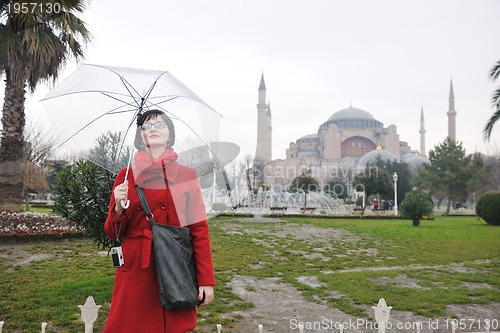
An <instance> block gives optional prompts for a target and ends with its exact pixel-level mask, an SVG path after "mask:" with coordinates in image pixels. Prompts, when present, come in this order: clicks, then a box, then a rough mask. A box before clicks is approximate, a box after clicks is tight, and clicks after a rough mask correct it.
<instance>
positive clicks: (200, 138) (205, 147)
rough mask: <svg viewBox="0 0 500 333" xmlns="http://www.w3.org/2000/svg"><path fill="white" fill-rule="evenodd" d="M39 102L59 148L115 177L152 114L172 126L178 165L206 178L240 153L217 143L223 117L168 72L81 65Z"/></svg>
mask: <svg viewBox="0 0 500 333" xmlns="http://www.w3.org/2000/svg"><path fill="white" fill-rule="evenodd" d="M42 102H43V104H44V107H45V109H46V112H47V115H48V118H49V119H50V121H51V125H52V129H53V131H54V133H55V135H56V137H57V138H58V141H59V147H60V148H64V149H65V150H67V151H70V152H71V153H72V154H79V155H80V156H81V157H84V158H86V159H89V160H90V161H92V162H94V163H96V164H98V165H100V166H102V167H104V168H106V169H107V170H109V171H111V172H113V173H117V172H118V171H119V170H120V169H121V168H123V167H124V166H126V165H130V164H131V163H132V161H133V158H132V156H133V154H134V139H135V135H136V131H137V126H136V120H137V117H138V116H139V115H140V114H141V113H143V112H145V111H147V110H153V109H158V110H161V111H163V112H165V113H166V114H167V115H168V116H169V117H170V118H171V119H172V122H173V123H174V127H175V136H176V140H175V141H176V144H175V149H176V151H177V153H178V154H179V163H181V164H184V165H187V166H190V167H193V168H195V169H196V170H198V171H199V172H200V173H201V174H205V173H206V172H213V167H214V166H215V167H217V168H220V167H222V166H223V165H225V164H227V163H229V162H230V161H231V160H232V159H234V158H235V157H236V156H237V154H238V153H239V147H238V146H236V145H235V144H231V143H221V142H218V135H219V124H220V120H221V115H220V114H219V113H218V112H217V111H215V110H214V109H213V108H212V107H210V106H209V105H208V104H207V103H205V102H204V101H203V100H202V99H201V98H200V97H198V96H197V95H196V94H195V93H194V92H193V91H191V90H190V89H189V88H188V87H187V86H186V85H184V84H183V83H182V82H180V81H179V80H178V79H176V78H175V77H174V76H173V75H172V74H170V73H169V72H168V71H161V70H146V69H135V68H124V67H112V66H102V65H92V64H83V65H81V66H80V67H79V68H78V69H77V70H76V71H75V72H74V73H73V74H71V75H70V76H69V77H68V78H67V79H66V80H64V81H63V82H61V83H60V84H59V85H57V86H56V87H55V88H54V89H53V90H52V91H51V92H50V93H49V94H48V95H47V96H45V97H44V98H43V99H42ZM127 170H128V169H127Z"/></svg>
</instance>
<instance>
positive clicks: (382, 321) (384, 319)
mask: <svg viewBox="0 0 500 333" xmlns="http://www.w3.org/2000/svg"><path fill="white" fill-rule="evenodd" d="M78 307H79V308H80V311H81V318H82V321H83V323H84V324H85V333H93V330H94V323H95V321H96V320H97V316H98V313H99V309H100V308H101V305H96V304H95V302H94V298H93V297H92V296H89V297H87V300H86V301H85V304H84V305H78ZM372 309H373V312H374V314H375V321H376V325H374V328H375V329H376V330H377V332H378V333H385V332H386V329H387V330H388V331H391V332H395V333H397V332H398V331H397V327H396V328H393V327H392V326H391V325H389V324H388V323H389V320H390V314H391V309H392V307H391V306H387V304H386V302H385V299H383V298H381V299H380V300H379V302H378V304H377V306H372ZM4 323H5V322H3V321H0V333H2V330H3V326H4ZM446 323H447V325H446V326H447V329H449V330H450V331H451V333H500V331H490V329H491V328H492V325H491V321H490V320H488V319H485V320H484V321H483V322H482V323H483V327H482V329H484V331H482V332H468V331H466V329H467V327H461V326H463V325H461V323H462V321H461V320H460V319H453V320H447V321H446ZM448 323H449V326H450V327H449V328H448ZM414 324H415V325H414V327H415V332H416V333H420V330H421V329H422V327H423V323H421V322H420V323H418V322H417V323H414ZM496 324H498V322H496ZM497 326H498V325H495V327H493V328H494V329H497V328H498V327H497ZM46 327H47V323H42V327H41V332H42V333H45V330H46ZM216 327H217V333H222V332H223V327H222V325H221V324H217V326H216ZM436 328H437V327H436ZM290 329H291V328H290ZM297 329H298V331H299V332H300V333H304V332H305V331H304V325H303V324H302V323H299V324H298V325H297V328H296V329H291V331H292V332H297ZM459 329H460V331H459ZM480 329H481V327H480ZM257 330H258V332H259V333H264V332H265V331H264V326H263V325H262V324H258V325H257ZM337 331H338V332H339V333H344V332H348V330H347V329H346V328H345V327H344V326H343V325H340V327H338V328H337ZM369 331H370V332H373V330H369ZM405 332H407V330H406V329H405Z"/></svg>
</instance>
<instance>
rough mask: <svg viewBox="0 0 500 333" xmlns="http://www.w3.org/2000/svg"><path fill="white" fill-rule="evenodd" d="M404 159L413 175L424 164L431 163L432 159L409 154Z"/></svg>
mask: <svg viewBox="0 0 500 333" xmlns="http://www.w3.org/2000/svg"><path fill="white" fill-rule="evenodd" d="M403 161H404V162H405V163H406V164H408V169H410V172H411V173H412V174H413V175H416V174H417V172H418V170H419V169H422V167H423V165H424V164H431V161H429V159H428V158H427V157H425V156H422V155H409V156H405V157H404V158H403Z"/></svg>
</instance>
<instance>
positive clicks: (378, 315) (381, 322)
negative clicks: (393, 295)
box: [372, 298, 392, 333]
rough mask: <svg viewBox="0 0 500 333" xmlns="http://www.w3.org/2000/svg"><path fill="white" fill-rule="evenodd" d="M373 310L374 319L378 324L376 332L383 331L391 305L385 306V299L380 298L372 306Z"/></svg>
mask: <svg viewBox="0 0 500 333" xmlns="http://www.w3.org/2000/svg"><path fill="white" fill-rule="evenodd" d="M372 309H373V311H374V312H375V320H376V321H377V324H378V333H385V327H386V324H387V322H388V321H389V317H390V315H391V309H392V306H387V303H386V302H385V299H383V298H381V299H380V300H379V301H378V304H377V306H372Z"/></svg>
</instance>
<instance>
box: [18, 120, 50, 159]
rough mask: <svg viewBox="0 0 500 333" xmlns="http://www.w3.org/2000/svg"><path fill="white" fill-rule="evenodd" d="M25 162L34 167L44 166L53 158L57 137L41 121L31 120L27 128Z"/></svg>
mask: <svg viewBox="0 0 500 333" xmlns="http://www.w3.org/2000/svg"><path fill="white" fill-rule="evenodd" d="M24 137H25V138H26V144H25V146H24V154H23V155H24V160H25V161H28V162H30V163H33V164H34V165H38V166H40V165H42V164H43V163H44V162H45V161H47V160H48V159H49V158H51V157H52V151H53V148H54V146H55V144H56V143H55V142H56V140H55V137H54V136H53V134H52V133H51V132H50V131H48V130H47V129H46V128H44V127H43V125H42V124H41V123H40V120H39V119H38V120H36V121H35V120H30V121H29V122H28V123H27V124H26V127H25V133H24Z"/></svg>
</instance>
